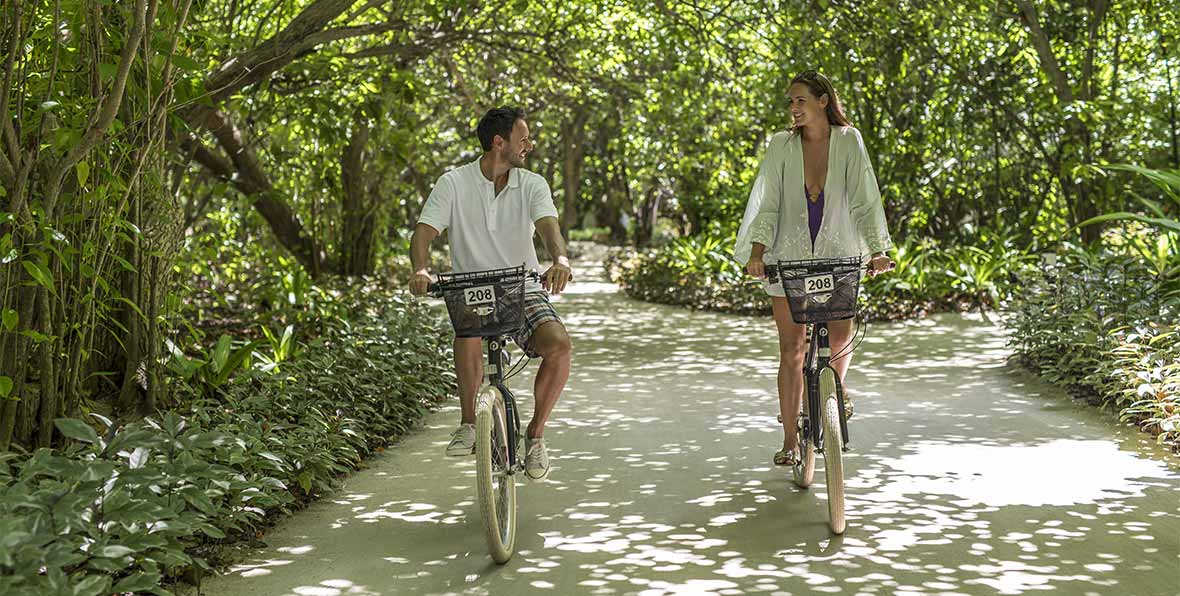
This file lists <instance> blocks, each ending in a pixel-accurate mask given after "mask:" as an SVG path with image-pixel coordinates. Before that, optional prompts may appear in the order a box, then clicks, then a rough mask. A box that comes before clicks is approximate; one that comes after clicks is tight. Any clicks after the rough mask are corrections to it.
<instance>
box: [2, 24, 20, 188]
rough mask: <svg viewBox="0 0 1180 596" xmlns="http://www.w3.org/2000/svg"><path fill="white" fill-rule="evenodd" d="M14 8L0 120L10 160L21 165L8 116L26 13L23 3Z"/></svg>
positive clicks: (13, 131)
mask: <svg viewBox="0 0 1180 596" xmlns="http://www.w3.org/2000/svg"><path fill="white" fill-rule="evenodd" d="M12 7H13V11H15V13H16V17H15V18H14V19H12V38H11V39H10V40H9V43H8V52H6V53H7V56H6V57H5V58H4V85H3V86H0V118H4V127H3V130H2V131H0V135H3V139H4V145H5V149H6V150H7V151H8V156H9V159H10V160H11V161H12V162H13V163H18V164H19V163H20V142H19V141H18V139H17V136H16V131H15V130H13V127H12V118H11V117H10V116H9V114H8V101H9V98H10V97H11V96H12V71H13V69H14V68H15V67H16V56H17V48H19V47H20V45H21V41H22V40H23V38H24V12H23V11H22V7H23V3H22V2H14V3H13V4H12ZM10 166H11V164H10Z"/></svg>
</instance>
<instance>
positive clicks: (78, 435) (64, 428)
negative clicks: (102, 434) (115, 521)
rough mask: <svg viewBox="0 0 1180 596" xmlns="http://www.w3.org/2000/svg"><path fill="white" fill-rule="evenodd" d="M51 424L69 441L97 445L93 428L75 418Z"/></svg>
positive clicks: (63, 419)
mask: <svg viewBox="0 0 1180 596" xmlns="http://www.w3.org/2000/svg"><path fill="white" fill-rule="evenodd" d="M53 424H54V426H56V427H57V430H59V431H61V434H63V435H65V436H67V437H69V438H71V439H76V440H78V441H82V442H83V443H91V444H94V445H97V444H98V433H96V432H94V427H92V426H90V425H89V424H86V423H85V422H83V421H81V420H78V419H77V418H58V419H57V420H54V421H53ZM124 548H125V547H124Z"/></svg>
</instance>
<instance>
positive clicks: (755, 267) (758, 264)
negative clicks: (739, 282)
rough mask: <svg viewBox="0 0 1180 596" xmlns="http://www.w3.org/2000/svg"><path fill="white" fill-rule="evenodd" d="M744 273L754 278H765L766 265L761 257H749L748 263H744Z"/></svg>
mask: <svg viewBox="0 0 1180 596" xmlns="http://www.w3.org/2000/svg"><path fill="white" fill-rule="evenodd" d="M746 273H749V274H750V275H753V276H754V277H766V264H765V263H763V262H762V258H761V257H750V262H748V263H746Z"/></svg>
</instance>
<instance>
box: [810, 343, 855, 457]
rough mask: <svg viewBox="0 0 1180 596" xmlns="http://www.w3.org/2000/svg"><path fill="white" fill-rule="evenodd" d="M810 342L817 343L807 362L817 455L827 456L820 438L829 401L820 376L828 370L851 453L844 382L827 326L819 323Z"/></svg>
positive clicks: (842, 429) (811, 423)
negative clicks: (838, 368) (826, 401)
mask: <svg viewBox="0 0 1180 596" xmlns="http://www.w3.org/2000/svg"><path fill="white" fill-rule="evenodd" d="M807 341H808V342H812V341H814V342H816V343H815V345H814V346H808V350H807V351H808V355H809V357H808V359H807V398H808V406H809V407H810V408H811V416H809V418H810V419H814V421H811V420H809V423H810V426H811V428H810V429H809V430H810V431H811V437H812V439H813V441H814V443H815V447H816V452H817V453H823V450H824V449H823V437H821V436H820V434H821V432H822V429H823V424H822V423H820V421H821V420H822V416H823V402H824V400H826V399H827V396H826V395H820V394H819V377H820V375H821V374H823V372H824V370H831V371H832V379H833V380H834V381H835V386H836V412H837V413H838V415H839V416H840V434H841V435H842V436H843V441H842V443H843V444H842V447H843V450H844V451H848V419H847V418H845V414H844V412H845V410H844V383H843V381H841V380H840V375H839V374H837V372H836V368H835V367H833V366H832V345H831V343H830V340H829V338H828V325H827V323H816V324H814V325H811V326H809V327H808V329H807Z"/></svg>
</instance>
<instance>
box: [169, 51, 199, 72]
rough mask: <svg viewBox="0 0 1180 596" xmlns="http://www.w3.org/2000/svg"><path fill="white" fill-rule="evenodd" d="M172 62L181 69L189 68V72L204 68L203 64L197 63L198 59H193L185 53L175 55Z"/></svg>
mask: <svg viewBox="0 0 1180 596" xmlns="http://www.w3.org/2000/svg"><path fill="white" fill-rule="evenodd" d="M172 63H173V64H175V65H176V67H177V68H179V69H181V70H187V71H188V72H201V71H202V70H203V69H202V68H201V65H200V64H197V61H196V60H193V59H192V58H189V57H188V56H185V55H184V54H175V55H173V56H172Z"/></svg>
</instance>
